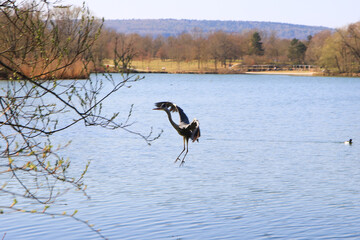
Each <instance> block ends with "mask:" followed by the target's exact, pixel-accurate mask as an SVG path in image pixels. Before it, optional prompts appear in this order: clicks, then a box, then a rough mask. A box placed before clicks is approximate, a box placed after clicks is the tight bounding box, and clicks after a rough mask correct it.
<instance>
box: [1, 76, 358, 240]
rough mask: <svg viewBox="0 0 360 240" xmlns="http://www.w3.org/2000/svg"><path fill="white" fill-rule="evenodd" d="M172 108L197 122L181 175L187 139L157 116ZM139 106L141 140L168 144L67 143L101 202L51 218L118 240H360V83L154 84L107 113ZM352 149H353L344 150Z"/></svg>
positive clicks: (81, 234) (189, 80) (81, 137)
mask: <svg viewBox="0 0 360 240" xmlns="http://www.w3.org/2000/svg"><path fill="white" fill-rule="evenodd" d="M164 100H168V101H173V102H175V103H177V104H178V105H179V106H181V107H182V108H183V109H184V111H185V113H186V114H187V115H188V117H189V119H190V121H191V120H192V119H193V118H194V117H196V118H197V119H199V121H200V127H201V133H202V136H201V138H200V142H199V143H191V144H189V146H190V151H189V154H188V156H187V160H186V162H185V165H184V166H183V167H178V164H174V163H173V162H174V160H175V158H176V156H177V155H178V154H179V153H180V151H181V150H182V147H183V145H182V144H183V142H182V138H181V137H180V136H179V135H178V134H177V133H176V131H175V130H174V129H173V128H172V126H171V125H170V123H169V122H168V119H167V117H166V114H165V113H164V112H160V111H152V108H153V104H154V102H158V101H164ZM131 103H134V112H133V116H132V117H133V120H134V121H136V123H135V125H134V126H133V127H134V129H137V130H139V131H141V132H143V133H147V132H148V131H149V130H150V128H151V127H154V131H155V132H159V131H160V130H161V129H163V130H164V133H163V134H162V136H161V138H160V139H158V140H157V141H156V142H154V143H153V144H152V145H151V146H148V145H147V144H146V143H145V142H144V141H143V140H142V139H140V138H138V137H136V136H134V135H132V134H128V133H126V132H124V131H121V130H116V131H106V130H103V129H100V128H83V127H82V126H80V125H79V126H76V127H75V128H73V129H72V130H69V131H66V132H64V133H62V135H61V139H63V140H64V141H65V140H66V139H73V143H72V144H71V146H70V147H69V148H68V149H67V151H66V153H65V154H66V155H67V156H69V157H70V158H71V160H72V163H73V164H74V167H75V168H76V167H77V166H78V167H79V169H81V167H83V165H84V163H85V162H86V161H87V160H91V161H92V162H91V165H90V169H89V172H88V174H87V176H86V183H87V185H88V193H89V195H90V196H91V197H92V198H91V200H87V199H86V198H84V197H83V196H82V195H81V194H78V193H75V194H74V193H71V194H70V193H69V194H68V195H66V197H65V198H66V199H67V202H68V205H62V204H61V203H59V204H58V205H57V206H54V207H53V209H54V210H59V211H63V210H66V211H68V212H72V211H73V210H74V209H78V210H79V213H78V214H77V216H78V217H80V218H82V219H85V220H87V219H88V220H89V221H90V223H93V224H95V228H96V229H98V228H100V229H102V230H101V232H102V233H103V234H104V235H105V236H106V237H108V238H109V239H333V238H340V239H343V238H349V239H359V238H360V184H359V183H360V79H358V78H324V77H291V76H265V75H263V76H261V75H259V76H252V75H157V74H154V75H146V78H145V80H143V81H141V82H137V83H134V84H133V86H132V87H131V88H126V89H122V90H121V91H120V92H118V93H117V94H116V95H115V96H113V97H112V98H111V99H109V102H108V104H110V106H109V107H108V108H109V109H107V110H111V111H121V112H122V114H123V117H126V116H127V112H126V110H127V109H128V108H129V107H130V105H131ZM174 117H176V121H177V116H176V115H174ZM349 138H352V139H353V140H354V144H353V145H351V146H349V145H345V144H343V141H345V140H348V139H349ZM75 170H76V169H75ZM0 180H2V179H0ZM2 181H3V180H2ZM0 221H1V224H0V238H1V237H2V236H3V233H6V237H5V240H10V239H97V238H98V236H97V235H96V234H95V233H93V232H92V231H90V230H89V229H88V228H87V227H86V226H84V225H83V224H81V223H79V222H76V221H74V220H71V219H66V218H61V217H56V218H51V217H48V216H38V215H34V214H22V213H11V214H5V215H0Z"/></svg>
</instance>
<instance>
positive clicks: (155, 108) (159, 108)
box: [153, 108, 162, 110]
mask: <svg viewBox="0 0 360 240" xmlns="http://www.w3.org/2000/svg"><path fill="white" fill-rule="evenodd" d="M153 110H162V108H153Z"/></svg>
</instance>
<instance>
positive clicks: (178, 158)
mask: <svg viewBox="0 0 360 240" xmlns="http://www.w3.org/2000/svg"><path fill="white" fill-rule="evenodd" d="M183 139H184V149H183V150H182V151H181V153H180V154H179V156H178V157H177V158H176V160H175V162H174V163H176V162H177V161H178V160H180V156H181V154H182V153H183V152H184V151H185V137H184V138H183Z"/></svg>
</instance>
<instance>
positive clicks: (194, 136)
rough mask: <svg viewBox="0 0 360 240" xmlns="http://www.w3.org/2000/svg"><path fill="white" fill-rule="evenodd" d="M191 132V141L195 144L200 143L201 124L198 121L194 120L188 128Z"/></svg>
mask: <svg viewBox="0 0 360 240" xmlns="http://www.w3.org/2000/svg"><path fill="white" fill-rule="evenodd" d="M187 128H188V129H189V130H190V131H191V140H192V141H193V142H195V141H199V137H200V123H199V121H198V120H197V119H194V120H193V121H192V122H191V123H190V124H189V126H188V127H187Z"/></svg>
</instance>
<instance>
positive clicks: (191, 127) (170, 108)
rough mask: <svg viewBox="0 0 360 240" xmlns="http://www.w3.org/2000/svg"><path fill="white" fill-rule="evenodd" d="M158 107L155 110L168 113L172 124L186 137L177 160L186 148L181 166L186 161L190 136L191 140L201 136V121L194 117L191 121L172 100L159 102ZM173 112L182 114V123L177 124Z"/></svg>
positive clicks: (156, 104) (196, 139)
mask: <svg viewBox="0 0 360 240" xmlns="http://www.w3.org/2000/svg"><path fill="white" fill-rule="evenodd" d="M155 106H156V108H154V109H153V110H163V111H165V112H166V113H167V115H168V118H169V121H170V123H171V125H172V126H173V127H174V128H175V130H176V131H177V132H178V133H179V134H180V135H181V136H183V139H184V149H183V150H182V151H181V153H180V154H179V156H178V157H177V158H176V160H175V162H177V161H178V160H180V156H181V154H183V152H184V151H185V149H186V152H185V155H184V157H183V158H182V160H181V163H180V166H181V165H182V164H184V162H185V157H186V155H187V153H188V151H189V138H191V140H192V141H193V142H195V141H199V137H200V123H199V121H198V120H197V119H196V118H194V120H193V121H192V122H191V123H190V122H189V119H188V117H187V116H186V114H185V113H184V111H183V110H182V109H181V108H180V107H179V106H177V105H176V104H174V103H172V102H157V103H155ZM171 112H178V113H179V116H180V124H179V125H178V124H176V123H175V122H174V121H173V119H172V117H171ZM185 142H186V148H185Z"/></svg>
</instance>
